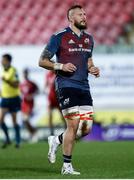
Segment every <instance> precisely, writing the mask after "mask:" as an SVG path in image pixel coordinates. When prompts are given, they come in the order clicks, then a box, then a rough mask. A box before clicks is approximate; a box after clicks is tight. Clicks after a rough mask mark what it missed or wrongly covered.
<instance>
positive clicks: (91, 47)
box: [88, 36, 94, 58]
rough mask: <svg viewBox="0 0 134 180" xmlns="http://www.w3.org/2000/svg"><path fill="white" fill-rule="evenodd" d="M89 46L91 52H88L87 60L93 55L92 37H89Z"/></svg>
mask: <svg viewBox="0 0 134 180" xmlns="http://www.w3.org/2000/svg"><path fill="white" fill-rule="evenodd" d="M89 45H90V49H91V51H90V52H89V56H88V58H91V57H92V54H93V48H94V40H93V37H92V36H90V43H89Z"/></svg>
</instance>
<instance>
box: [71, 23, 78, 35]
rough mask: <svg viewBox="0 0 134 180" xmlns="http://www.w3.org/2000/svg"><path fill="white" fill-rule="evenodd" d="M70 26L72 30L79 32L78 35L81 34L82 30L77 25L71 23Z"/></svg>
mask: <svg viewBox="0 0 134 180" xmlns="http://www.w3.org/2000/svg"><path fill="white" fill-rule="evenodd" d="M69 27H70V28H71V29H72V31H73V32H74V33H75V34H77V35H78V36H80V35H81V30H80V29H78V28H77V27H75V26H74V25H72V24H70V26H69Z"/></svg>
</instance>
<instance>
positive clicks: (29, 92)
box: [20, 68, 38, 142]
mask: <svg viewBox="0 0 134 180" xmlns="http://www.w3.org/2000/svg"><path fill="white" fill-rule="evenodd" d="M23 77H24V81H23V82H21V83H20V90H21V95H22V103H21V112H22V115H23V122H24V125H25V127H26V128H27V130H28V131H29V133H30V136H31V137H30V141H31V142H37V141H38V138H37V136H36V128H35V127H33V126H32V125H31V123H30V119H31V116H32V115H33V109H34V99H35V96H36V95H37V93H38V86H37V84H35V82H33V81H31V80H30V78H29V69H28V68H25V69H24V70H23Z"/></svg>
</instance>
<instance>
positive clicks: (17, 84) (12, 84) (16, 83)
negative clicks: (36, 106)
mask: <svg viewBox="0 0 134 180" xmlns="http://www.w3.org/2000/svg"><path fill="white" fill-rule="evenodd" d="M2 80H3V81H5V82H6V83H8V84H9V85H10V86H12V87H14V88H16V87H18V86H19V81H10V80H8V79H6V78H5V77H2Z"/></svg>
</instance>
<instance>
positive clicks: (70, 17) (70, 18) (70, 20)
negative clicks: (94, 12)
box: [68, 15, 73, 23]
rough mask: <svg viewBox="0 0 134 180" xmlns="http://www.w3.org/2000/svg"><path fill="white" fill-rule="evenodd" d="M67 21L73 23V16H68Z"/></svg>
mask: <svg viewBox="0 0 134 180" xmlns="http://www.w3.org/2000/svg"><path fill="white" fill-rule="evenodd" d="M68 20H69V22H71V23H73V16H72V15H69V17H68Z"/></svg>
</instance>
